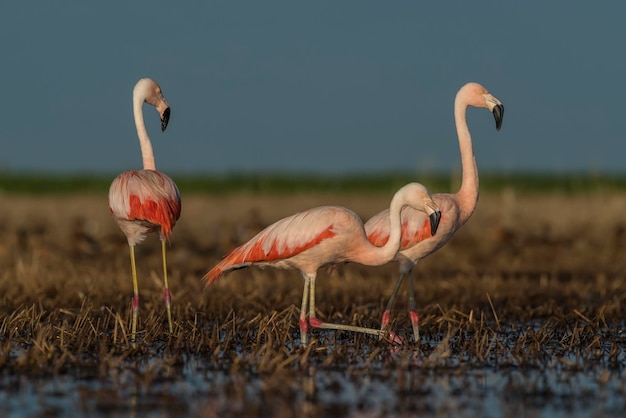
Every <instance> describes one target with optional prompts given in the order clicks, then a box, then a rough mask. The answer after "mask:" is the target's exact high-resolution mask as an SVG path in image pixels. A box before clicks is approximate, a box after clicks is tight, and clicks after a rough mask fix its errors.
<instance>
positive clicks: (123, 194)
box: [109, 78, 181, 343]
mask: <svg viewBox="0 0 626 418" xmlns="http://www.w3.org/2000/svg"><path fill="white" fill-rule="evenodd" d="M144 102H146V103H148V104H151V105H152V106H154V107H156V109H157V111H158V112H159V115H160V117H161V130H162V131H165V128H166V127H167V123H168V121H169V118H170V107H169V105H168V103H167V101H166V100H165V98H164V97H163V93H162V92H161V87H160V86H159V85H158V84H157V83H156V82H155V81H154V80H151V79H149V78H143V79H141V80H139V81H138V82H137V84H136V85H135V88H134V90H133V114H134V116H135V126H136V128H137V136H138V137H139V144H140V146H141V156H142V158H143V170H131V171H125V172H123V173H122V174H120V175H119V176H117V177H116V178H115V180H113V183H111V187H110V189H109V210H110V212H111V215H112V216H113V217H114V218H115V221H116V222H117V224H118V226H119V227H120V229H121V230H122V232H124V234H125V235H126V239H127V240H128V246H129V247H130V266H131V273H132V277H133V291H134V296H133V299H132V303H131V307H132V318H133V319H132V333H131V339H132V342H133V343H134V342H135V333H136V331H137V311H138V310H139V287H138V285H137V269H136V267H135V245H137V244H139V243H141V242H142V241H143V240H144V239H145V238H146V234H147V233H149V232H156V231H158V232H159V236H160V239H161V255H162V257H163V282H164V299H165V307H166V309H167V321H168V325H169V331H170V333H171V332H172V313H171V307H170V305H171V296H170V290H169V285H168V282H167V262H166V256H165V247H166V245H165V243H166V241H167V242H169V240H170V237H171V234H172V229H173V228H174V225H175V224H176V221H177V220H178V218H179V217H180V211H181V202H180V194H179V192H178V188H177V187H176V184H175V183H174V181H172V179H170V178H169V177H168V176H166V175H165V174H163V173H161V172H159V171H157V170H156V166H155V163H154V153H153V152H152V144H151V143H150V138H149V137H148V131H147V130H146V126H145V124H144V120H143V112H142V106H143V103H144Z"/></svg>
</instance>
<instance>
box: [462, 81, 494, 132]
mask: <svg viewBox="0 0 626 418" xmlns="http://www.w3.org/2000/svg"><path fill="white" fill-rule="evenodd" d="M458 94H459V95H463V96H465V100H466V102H467V104H468V105H469V106H473V107H483V108H486V109H489V111H490V112H491V113H493V117H494V119H495V120H496V130H497V131H499V130H500V128H501V127H502V119H503V118H504V106H503V105H502V103H501V102H500V100H498V99H497V98H495V97H494V96H493V95H492V94H491V93H489V91H488V90H487V89H486V88H484V87H483V86H482V85H480V84H478V83H467V84H466V85H464V86H463V87H462V88H461V90H459V93H458Z"/></svg>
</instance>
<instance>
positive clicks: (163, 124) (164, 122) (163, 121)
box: [161, 107, 170, 132]
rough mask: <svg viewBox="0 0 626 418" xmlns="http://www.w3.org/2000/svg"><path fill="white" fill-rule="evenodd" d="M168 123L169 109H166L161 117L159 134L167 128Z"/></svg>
mask: <svg viewBox="0 0 626 418" xmlns="http://www.w3.org/2000/svg"><path fill="white" fill-rule="evenodd" d="M169 121H170V108H169V107H166V108H165V110H164V111H163V114H162V115H161V132H163V131H165V128H167V123H168V122H169Z"/></svg>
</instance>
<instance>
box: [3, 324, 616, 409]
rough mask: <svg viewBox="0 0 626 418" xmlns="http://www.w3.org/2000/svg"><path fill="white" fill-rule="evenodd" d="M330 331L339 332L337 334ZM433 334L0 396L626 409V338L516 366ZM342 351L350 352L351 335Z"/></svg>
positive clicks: (66, 381) (100, 402)
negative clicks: (404, 342) (466, 351)
mask: <svg viewBox="0 0 626 418" xmlns="http://www.w3.org/2000/svg"><path fill="white" fill-rule="evenodd" d="M329 335H330V333H329ZM503 335H509V336H510V337H511V338H517V337H518V336H519V335H516V334H515V333H513V332H504V333H503ZM322 339H323V338H322ZM328 341H334V340H333V339H332V338H331V337H329V339H328ZM501 341H504V342H505V343H506V341H505V340H501ZM423 344H424V345H423V347H430V348H435V349H431V350H430V354H429V355H428V356H426V355H420V354H418V352H417V351H412V350H414V349H411V348H402V349H400V350H399V351H398V352H397V353H395V354H390V353H387V352H386V349H385V350H383V351H382V352H381V354H380V355H374V356H373V358H368V355H369V354H371V353H372V352H374V353H375V352H376V350H380V349H381V345H379V344H378V343H377V342H373V343H372V346H371V347H361V348H360V349H359V351H358V352H356V351H355V352H350V353H349V355H348V357H347V359H346V358H345V357H344V360H341V361H331V362H327V361H326V360H327V359H328V358H329V353H330V352H332V350H333V348H332V347H329V346H326V348H325V349H320V350H318V352H316V353H315V354H314V355H312V356H311V358H310V359H309V360H308V361H307V364H306V365H304V366H302V365H301V364H299V358H296V360H294V361H293V362H290V365H289V366H287V367H285V368H280V369H275V370H274V371H273V372H272V373H271V374H267V373H263V372H261V371H259V370H258V369H257V367H256V366H255V363H254V360H250V356H253V355H254V353H251V352H249V351H247V350H246V349H245V347H240V350H238V351H239V352H238V353H237V354H235V355H234V356H230V357H229V358H228V359H227V360H224V363H223V364H212V363H211V362H209V361H207V360H206V359H205V358H204V357H202V356H196V355H183V356H182V357H180V358H176V359H174V358H171V357H169V356H167V355H164V356H153V355H150V356H148V357H147V358H146V357H145V356H144V357H142V358H135V359H126V360H124V361H123V362H120V364H119V365H118V367H116V368H107V369H106V370H105V369H102V368H101V369H99V368H98V365H97V364H96V365H94V366H93V367H89V368H85V369H75V370H69V371H67V372H64V373H63V374H59V375H50V376H37V377H32V378H29V377H28V376H26V375H21V376H16V375H14V374H7V373H4V374H3V375H2V378H1V380H0V405H2V409H3V414H2V416H6V417H15V418H18V417H19V418H22V417H63V416H85V417H118V416H119V417H129V416H130V417H134V416H138V417H139V416H141V417H179V416H194V417H216V416H219V417H242V416H245V417H252V416H278V417H291V416H294V417H296V416H298V417H300V416H304V417H313V416H315V417H319V416H345V417H387V416H390V417H411V416H420V417H421V416H433V417H446V416H459V417H477V416H480V417H575V418H576V417H590V416H594V417H596V416H620V415H622V414H623V413H624V411H626V396H625V394H626V387H625V385H624V381H625V379H624V377H625V376H624V368H623V367H622V366H621V365H623V364H624V352H625V351H626V350H624V348H625V347H624V346H622V347H621V350H620V353H619V355H618V358H615V357H613V358H612V359H609V354H608V349H607V350H604V349H601V350H599V351H598V352H597V353H596V356H595V359H594V361H593V362H590V361H588V359H587V360H585V359H584V358H583V357H581V356H577V355H576V353H575V352H572V353H567V352H564V353H561V354H562V356H560V357H558V359H557V358H556V357H555V358H545V359H543V360H538V361H537V363H535V364H525V365H519V366H515V365H514V364H513V361H510V360H511V359H510V358H508V354H507V353H506V352H504V353H500V354H494V355H493V356H492V357H491V359H489V360H487V361H485V362H483V363H482V365H479V364H477V363H476V362H475V361H474V359H469V358H465V357H464V356H463V355H462V353H454V352H451V353H450V354H449V356H447V357H446V358H445V359H443V360H442V361H439V362H438V363H437V364H435V363H432V364H431V365H428V361H430V360H432V356H433V355H434V354H433V353H436V347H441V341H439V340H437V341H435V340H429V339H428V338H427V339H425V340H424V342H423ZM453 344H454V342H453V341H451V342H450V345H453ZM622 344H623V343H622ZM290 350H291V349H290ZM344 350H348V351H350V350H351V348H350V347H349V344H348V347H344ZM14 354H15V353H14ZM364 359H367V361H365V360H364ZM237 363H240V365H238V364H237ZM326 363H329V364H326Z"/></svg>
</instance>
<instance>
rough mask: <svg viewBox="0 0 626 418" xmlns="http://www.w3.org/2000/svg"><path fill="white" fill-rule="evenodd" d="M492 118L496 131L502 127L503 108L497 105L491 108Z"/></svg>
mask: <svg viewBox="0 0 626 418" xmlns="http://www.w3.org/2000/svg"><path fill="white" fill-rule="evenodd" d="M492 112H493V117H494V118H495V119H496V131H499V130H500V128H501V127H502V118H504V106H502V105H501V104H497V105H495V106H494V107H493V110H492Z"/></svg>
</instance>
